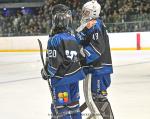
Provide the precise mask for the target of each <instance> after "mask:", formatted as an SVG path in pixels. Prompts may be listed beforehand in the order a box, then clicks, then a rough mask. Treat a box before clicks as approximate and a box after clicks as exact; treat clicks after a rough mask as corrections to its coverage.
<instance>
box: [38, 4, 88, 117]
mask: <svg viewBox="0 0 150 119" xmlns="http://www.w3.org/2000/svg"><path fill="white" fill-rule="evenodd" d="M51 14H52V33H51V37H50V38H49V40H48V46H47V53H46V63H45V64H46V65H45V67H44V69H42V70H41V74H42V77H43V78H44V79H47V74H48V75H50V76H49V79H48V80H50V82H51V87H52V97H53V103H52V104H51V112H52V119H55V118H56V119H81V113H80V110H79V98H80V95H79V85H78V83H79V80H82V79H84V78H85V74H84V72H83V68H81V65H80V61H79V53H80V49H79V45H78V43H77V41H76V39H75V37H74V36H73V35H71V33H70V30H69V29H70V27H71V22H72V15H71V11H70V10H69V8H68V7H67V6H65V5H63V4H57V5H55V6H53V8H52V13H51Z"/></svg>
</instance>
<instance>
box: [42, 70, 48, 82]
mask: <svg viewBox="0 0 150 119" xmlns="http://www.w3.org/2000/svg"><path fill="white" fill-rule="evenodd" d="M41 76H42V78H43V79H44V80H47V79H49V78H50V75H49V74H48V72H46V71H45V69H44V68H42V69H41Z"/></svg>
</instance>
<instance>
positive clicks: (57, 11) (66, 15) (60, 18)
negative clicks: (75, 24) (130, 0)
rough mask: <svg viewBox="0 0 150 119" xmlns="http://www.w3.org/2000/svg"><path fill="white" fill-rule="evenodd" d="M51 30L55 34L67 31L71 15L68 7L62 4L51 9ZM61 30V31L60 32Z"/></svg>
mask: <svg viewBox="0 0 150 119" xmlns="http://www.w3.org/2000/svg"><path fill="white" fill-rule="evenodd" d="M51 14H52V30H54V29H55V31H56V29H57V32H58V30H59V32H61V31H62V30H67V29H68V28H69V27H71V25H72V14H71V10H70V9H69V7H67V6H66V5H63V4H57V5H55V6H53V8H52V12H51ZM60 30H61V31H60Z"/></svg>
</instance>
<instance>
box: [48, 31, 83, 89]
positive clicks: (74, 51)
mask: <svg viewBox="0 0 150 119" xmlns="http://www.w3.org/2000/svg"><path fill="white" fill-rule="evenodd" d="M79 53H80V51H79V45H78V43H77V41H76V39H75V37H74V36H72V35H71V34H69V33H67V32H63V33H59V34H56V35H54V36H53V37H50V39H49V40H48V46H47V52H46V64H47V69H48V72H49V74H50V75H51V85H52V86H59V85H65V84H71V83H74V82H77V81H79V80H82V79H84V77H85V74H84V72H83V69H82V67H81V65H80V60H79Z"/></svg>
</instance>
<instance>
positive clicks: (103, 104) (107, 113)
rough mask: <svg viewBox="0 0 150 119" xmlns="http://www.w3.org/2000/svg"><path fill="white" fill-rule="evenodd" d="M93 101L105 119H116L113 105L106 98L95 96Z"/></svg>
mask: <svg viewBox="0 0 150 119" xmlns="http://www.w3.org/2000/svg"><path fill="white" fill-rule="evenodd" d="M93 100H94V102H95V104H96V106H97V108H98V110H99V111H100V113H101V115H102V117H103V119H114V115H113V112H112V109H111V105H110V103H109V101H108V99H107V97H106V96H103V95H102V94H100V95H99V96H95V95H94V94H93Z"/></svg>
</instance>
